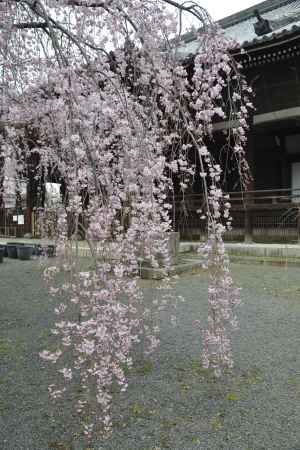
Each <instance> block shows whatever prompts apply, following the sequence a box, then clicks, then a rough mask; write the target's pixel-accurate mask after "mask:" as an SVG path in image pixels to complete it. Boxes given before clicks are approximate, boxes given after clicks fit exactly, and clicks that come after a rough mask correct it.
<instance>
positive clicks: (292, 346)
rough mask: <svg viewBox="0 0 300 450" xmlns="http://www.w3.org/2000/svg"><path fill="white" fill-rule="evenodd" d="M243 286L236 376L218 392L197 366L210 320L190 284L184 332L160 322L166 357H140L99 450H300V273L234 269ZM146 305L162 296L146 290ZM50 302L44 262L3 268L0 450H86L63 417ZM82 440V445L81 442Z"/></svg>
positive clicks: (199, 289) (197, 287)
mask: <svg viewBox="0 0 300 450" xmlns="http://www.w3.org/2000/svg"><path fill="white" fill-rule="evenodd" d="M233 272H234V277H235V280H236V282H237V283H238V284H239V285H241V286H243V291H242V298H243V305H242V306H241V307H240V308H239V311H238V315H239V320H240V330H239V331H238V333H236V335H235V344H234V353H235V361H236V367H235V369H234V371H233V373H231V374H228V375H227V376H226V378H225V379H222V380H218V381H216V380H214V379H213V378H212V377H211V374H210V373H209V372H207V371H205V370H203V369H202V368H201V366H200V364H199V362H198V361H199V354H200V352H201V345H200V339H199V336H198V332H197V330H195V329H194V328H193V327H192V325H191V323H192V321H193V320H194V319H196V318H197V319H200V320H203V321H204V320H205V315H206V312H205V311H206V288H207V275H206V274H205V273H200V274H194V275H191V274H190V275H185V276H181V277H180V278H179V279H178V281H177V284H176V290H177V291H178V293H180V294H181V295H184V296H185V298H186V302H185V303H182V304H180V305H179V306H178V308H177V319H178V325H177V326H176V327H173V326H171V324H170V320H169V318H170V315H169V313H167V312H162V313H161V329H162V330H161V346H160V349H159V350H158V352H157V353H156V354H155V355H154V356H153V357H152V359H151V360H149V359H148V360H141V359H139V358H138V357H137V361H136V362H135V366H134V369H133V371H132V373H131V374H130V376H129V378H130V382H129V388H128V391H127V392H126V393H125V394H122V395H119V394H118V396H119V398H118V402H117V406H116V407H115V415H116V417H117V421H116V424H115V430H114V434H113V436H112V438H110V439H109V440H107V441H104V442H101V441H98V442H97V443H95V445H94V447H93V448H94V449H95V450H154V449H155V450H162V449H171V450H194V449H199V450H200V449H202V450H221V449H224V450H225V449H226V450H271V449H272V450H273V449H274V450H275V449H278V450H279V449H280V450H284V449H286V450H300V327H299V324H300V269H299V268H295V267H292V268H288V269H286V268H282V267H270V266H257V265H253V266H252V265H234V266H233ZM143 286H144V289H145V295H146V297H147V296H151V293H152V289H153V284H152V283H151V282H143ZM52 310H53V302H52V301H50V300H49V297H48V296H47V293H46V291H45V289H44V288H43V285H42V282H41V279H40V268H39V264H38V262H36V261H24V262H21V261H15V260H9V259H5V262H4V263H3V264H1V265H0V322H1V323H0V325H1V326H0V450H50V449H51V450H55V449H56V450H71V449H72V450H77V449H79V448H81V447H80V446H79V445H77V444H76V443H75V441H74V442H73V444H72V445H71V444H70V440H69V438H68V436H70V435H71V434H72V432H74V431H75V428H76V427H75V428H74V423H75V419H74V418H73V417H72V409H71V400H67V401H66V402H65V403H64V407H63V408H58V409H55V408H54V407H52V406H51V405H50V403H49V401H48V395H47V386H48V384H50V383H51V382H53V377H54V376H55V372H54V370H53V368H52V366H50V365H49V364H44V363H42V362H41V361H40V359H39V357H38V352H39V351H40V350H42V349H44V348H47V343H48V342H49V329H50V328H51V326H52V324H53V320H54V317H53V313H52ZM73 439H74V438H73Z"/></svg>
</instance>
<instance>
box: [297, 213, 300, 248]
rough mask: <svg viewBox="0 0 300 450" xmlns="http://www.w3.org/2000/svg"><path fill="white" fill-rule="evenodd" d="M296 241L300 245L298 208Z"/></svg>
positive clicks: (298, 214) (299, 214) (299, 215)
mask: <svg viewBox="0 0 300 450" xmlns="http://www.w3.org/2000/svg"><path fill="white" fill-rule="evenodd" d="M297 241H298V244H300V206H299V207H298V210H297Z"/></svg>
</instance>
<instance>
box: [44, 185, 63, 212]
mask: <svg viewBox="0 0 300 450" xmlns="http://www.w3.org/2000/svg"><path fill="white" fill-rule="evenodd" d="M60 186H61V185H60V183H45V191H46V192H45V206H46V207H47V208H53V207H55V206H57V205H59V204H61V195H60Z"/></svg>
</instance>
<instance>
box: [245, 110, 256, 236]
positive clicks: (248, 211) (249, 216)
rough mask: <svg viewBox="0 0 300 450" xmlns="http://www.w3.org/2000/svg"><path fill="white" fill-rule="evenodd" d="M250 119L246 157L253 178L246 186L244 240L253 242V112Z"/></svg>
mask: <svg viewBox="0 0 300 450" xmlns="http://www.w3.org/2000/svg"><path fill="white" fill-rule="evenodd" d="M249 121H250V128H249V133H248V141H247V149H246V158H247V161H248V164H249V167H250V172H251V180H250V182H249V183H248V185H247V187H246V192H245V204H244V208H245V209H244V211H245V219H244V230H245V231H244V241H245V242H246V243H251V242H253V206H252V205H253V203H254V199H253V194H251V193H250V192H249V191H253V190H254V172H255V166H254V161H255V159H254V140H255V134H254V125H253V114H252V116H251V117H250V118H249Z"/></svg>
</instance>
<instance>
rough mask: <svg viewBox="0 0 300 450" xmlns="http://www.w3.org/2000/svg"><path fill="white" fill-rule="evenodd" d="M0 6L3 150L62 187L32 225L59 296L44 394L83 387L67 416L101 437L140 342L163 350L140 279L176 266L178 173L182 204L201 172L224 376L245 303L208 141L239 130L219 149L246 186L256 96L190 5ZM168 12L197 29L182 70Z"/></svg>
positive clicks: (174, 23) (215, 348) (210, 340)
mask: <svg viewBox="0 0 300 450" xmlns="http://www.w3.org/2000/svg"><path fill="white" fill-rule="evenodd" d="M4 3H5V2H2V3H1V5H4ZM5 4H6V8H7V9H6V14H4V15H1V18H0V20H1V23H0V40H1V46H0V47H1V50H0V51H1V60H0V65H1V86H2V119H3V121H4V122H5V123H6V126H5V129H4V133H3V139H2V141H1V152H2V155H3V156H5V157H6V156H7V151H9V152H10V155H9V158H11V160H13V159H12V158H17V163H18V170H17V172H18V174H19V175H20V176H21V177H22V178H24V177H25V178H26V176H28V167H29V165H31V166H32V164H33V163H32V161H34V164H33V166H34V169H33V172H34V182H35V183H36V184H39V182H40V183H41V184H43V183H45V181H47V180H48V181H51V180H53V179H56V180H59V181H60V182H61V183H62V185H63V193H62V201H61V204H59V205H56V206H52V208H53V210H52V211H51V208H50V210H49V209H48V210H47V208H44V209H43V210H41V215H40V219H41V230H42V233H43V235H44V236H45V237H46V236H47V234H49V230H50V229H51V233H53V232H54V235H55V239H56V245H57V255H58V258H57V263H55V265H54V266H50V267H48V268H47V269H46V271H45V279H46V281H47V282H48V283H49V289H50V292H51V293H52V295H54V296H55V297H59V296H61V299H62V301H61V303H60V304H59V305H58V306H57V307H56V309H55V313H56V315H57V317H58V319H57V322H56V323H55V326H54V328H53V330H52V333H53V334H54V336H56V337H57V339H58V347H57V348H56V349H55V351H52V352H51V351H48V350H45V351H43V352H42V353H41V357H42V358H43V359H45V360H47V361H50V362H52V363H54V364H56V365H57V366H58V371H59V373H60V374H61V375H62V379H63V384H62V386H56V385H51V386H50V387H49V392H50V395H51V397H52V398H54V399H58V398H60V397H61V396H62V394H63V393H64V391H65V389H66V386H67V385H68V384H72V382H76V383H77V382H78V380H79V382H80V384H81V393H82V394H81V396H80V398H78V400H77V405H76V409H77V412H78V413H79V414H80V415H81V416H82V418H83V421H84V423H85V433H86V434H87V435H88V436H91V434H92V432H93V431H94V429H95V427H96V428H97V427H99V426H101V427H102V431H104V432H105V433H108V432H109V431H110V429H111V424H112V418H111V413H110V408H111V403H112V393H111V388H112V385H113V384H114V383H117V384H118V385H119V386H120V389H121V390H124V389H126V387H127V381H126V377H125V372H124V368H125V367H128V366H130V365H131V364H132V359H131V358H132V356H131V355H132V350H133V347H134V345H135V344H136V343H138V342H140V341H141V340H142V339H143V340H144V341H145V342H147V346H146V350H147V351H149V352H150V351H153V350H154V349H155V348H156V347H157V345H158V336H157V331H158V329H157V327H154V328H153V327H152V326H151V320H150V319H151V311H150V310H149V309H147V308H145V306H143V295H142V292H141V290H140V288H139V286H138V279H139V270H140V263H141V261H142V260H143V261H148V263H149V264H151V265H152V266H158V265H159V263H160V259H161V258H163V259H164V264H165V266H166V267H167V268H168V266H169V265H170V262H171V261H170V255H169V254H168V245H167V239H166V233H167V232H168V231H171V230H172V227H171V222H172V221H171V214H170V209H171V206H170V203H171V202H170V200H169V199H170V198H172V195H173V194H174V188H173V180H174V178H175V177H179V179H180V189H181V191H182V193H183V194H184V192H185V191H186V190H187V189H188V187H189V186H190V185H191V183H192V182H193V179H194V177H195V176H196V175H199V176H200V177H201V179H202V182H203V193H204V198H205V202H206V207H205V210H204V212H203V214H204V217H205V218H206V220H207V227H208V243H207V247H206V250H207V251H206V263H207V265H208V266H209V267H210V268H211V284H210V287H209V311H210V312H209V319H208V328H207V330H206V331H204V343H203V344H204V351H203V358H204V363H205V365H206V366H207V367H209V366H211V367H213V368H214V370H215V371H216V373H217V374H219V373H220V372H221V371H222V369H223V368H224V367H231V366H232V355H231V349H230V347H231V346H230V338H229V334H228V325H235V323H236V319H235V316H234V313H233V307H234V306H235V304H236V303H238V300H237V293H236V291H235V290H234V288H233V284H232V280H231V277H230V275H229V269H228V260H227V258H226V256H225V251H224V244H223V239H222V236H223V234H224V232H225V231H226V229H227V228H228V227H230V223H231V219H230V215H229V207H230V204H229V202H228V199H227V198H226V197H224V195H223V192H222V189H221V187H220V178H221V173H222V168H221V167H220V165H218V164H217V163H216V162H215V160H214V156H213V153H212V152H211V151H210V147H209V144H208V142H209V140H210V139H211V138H212V132H213V122H214V120H216V119H217V118H219V119H222V120H228V119H230V120H232V121H237V123H238V126H237V127H236V128H234V129H231V128H230V129H229V132H228V138H227V140H228V146H227V151H228V154H229V156H230V157H231V158H232V159H233V160H234V161H235V162H236V164H237V166H238V169H239V173H240V175H241V178H242V179H243V180H246V181H247V170H248V168H247V164H246V162H245V159H244V145H245V142H246V137H245V135H246V130H247V117H248V111H249V109H251V108H252V104H251V101H250V100H249V98H250V97H251V92H250V91H249V89H248V88H247V86H246V84H245V82H244V80H243V78H242V77H241V75H240V74H239V72H238V67H237V66H236V63H235V62H234V61H233V60H232V58H231V57H230V54H229V51H230V49H232V48H233V45H234V44H232V43H231V42H229V41H228V40H227V39H226V38H225V37H224V36H223V34H222V33H221V31H220V30H218V29H217V28H216V27H215V26H213V25H212V24H211V23H210V21H209V18H208V15H207V14H206V13H205V12H204V10H202V9H201V8H199V7H198V6H197V5H196V4H194V3H193V2H190V3H189V4H188V5H185V4H183V5H180V4H178V3H177V2H174V1H171V0H170V1H169V0H109V1H103V0H84V1H83V0H76V1H75V0H60V1H57V0H44V1H43V0H18V1H10V2H6V3H5ZM171 6H172V7H173V8H176V9H177V10H178V11H179V15H180V18H181V16H182V14H183V13H184V12H185V13H189V14H192V15H193V16H195V17H197V18H198V19H199V20H200V21H201V23H200V25H201V28H200V31H199V32H198V34H197V40H198V44H199V45H198V50H197V52H196V55H195V57H194V59H193V61H190V62H189V67H186V66H185V65H183V62H182V60H180V58H179V56H178V55H179V54H180V52H178V48H179V47H180V45H181V43H180V35H179V34H180V32H181V30H179V34H178V18H177V17H176V15H174V14H173V13H172V12H170V10H169V7H171ZM5 17H9V18H10V20H7V21H6V22H5V20H4V18H5ZM191 65H192V66H193V71H192V73H191V71H190V70H189V68H190V67H191ZM226 92H227V93H228V92H230V95H229V96H228V95H227V96H226ZM193 152H194V153H196V154H197V158H198V161H199V164H196V163H195V162H193V158H191V154H192V153H193ZM7 161H10V160H7ZM14 164H15V163H14ZM14 164H9V163H8V162H7V163H6V164H5V165H4V169H3V170H4V177H6V178H5V179H9V177H10V179H11V177H12V176H11V173H10V172H11V171H12V168H13V167H15V166H14ZM198 166H199V167H200V169H199V173H198V174H197V173H196V170H198V169H197V167H198ZM14 176H15V175H14ZM4 189H7V186H6V185H5V183H4ZM41 206H43V205H41ZM49 221H50V222H51V223H50V224H49ZM50 225H51V226H50ZM80 233H83V234H84V236H85V239H86V240H87V242H88V245H89V248H90V255H91V261H92V263H91V265H90V266H89V267H88V268H87V269H86V268H85V269H83V268H82V261H81V260H80V258H79V256H78V242H77V239H78V235H79V234H80ZM62 280H63V281H62ZM155 303H156V301H155ZM156 307H157V306H156ZM70 356H71V358H70Z"/></svg>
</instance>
